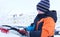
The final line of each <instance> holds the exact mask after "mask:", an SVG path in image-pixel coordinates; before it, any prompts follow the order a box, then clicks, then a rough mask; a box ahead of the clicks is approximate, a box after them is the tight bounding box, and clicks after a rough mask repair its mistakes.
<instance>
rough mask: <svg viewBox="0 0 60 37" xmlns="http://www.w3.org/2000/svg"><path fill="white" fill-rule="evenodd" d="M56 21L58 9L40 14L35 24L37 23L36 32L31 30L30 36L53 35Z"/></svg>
mask: <svg viewBox="0 0 60 37" xmlns="http://www.w3.org/2000/svg"><path fill="white" fill-rule="evenodd" d="M56 21H57V14H56V11H48V12H46V14H38V15H37V16H36V18H35V20H34V24H33V25H35V29H34V31H35V32H34V31H31V33H30V37H53V36H54V29H55V23H56ZM33 25H32V26H33Z"/></svg>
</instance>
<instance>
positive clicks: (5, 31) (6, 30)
mask: <svg viewBox="0 0 60 37" xmlns="http://www.w3.org/2000/svg"><path fill="white" fill-rule="evenodd" d="M0 30H1V32H3V33H8V32H9V30H8V29H4V28H0Z"/></svg>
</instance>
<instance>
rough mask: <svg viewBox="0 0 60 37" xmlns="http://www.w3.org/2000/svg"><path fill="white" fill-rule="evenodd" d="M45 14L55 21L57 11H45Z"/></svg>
mask: <svg viewBox="0 0 60 37" xmlns="http://www.w3.org/2000/svg"><path fill="white" fill-rule="evenodd" d="M46 15H47V16H50V17H52V18H53V19H54V21H55V22H57V13H56V11H55V10H52V11H47V12H46Z"/></svg>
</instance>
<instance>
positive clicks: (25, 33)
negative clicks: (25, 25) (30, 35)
mask: <svg viewBox="0 0 60 37" xmlns="http://www.w3.org/2000/svg"><path fill="white" fill-rule="evenodd" d="M19 32H20V34H22V35H27V31H25V30H19Z"/></svg>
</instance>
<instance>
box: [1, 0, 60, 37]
mask: <svg viewBox="0 0 60 37" xmlns="http://www.w3.org/2000/svg"><path fill="white" fill-rule="evenodd" d="M39 1H40V0H0V25H11V26H29V25H30V24H31V23H32V22H33V20H34V18H35V16H36V15H37V11H36V4H37V3H38V2H39ZM59 3H60V0H50V4H51V7H50V10H56V11H57V16H58V20H57V23H56V27H55V29H57V30H59V29H58V28H57V27H60V23H59V22H60V13H59V12H60V8H59V7H60V5H59ZM14 16H15V17H14ZM8 36H9V37H21V36H18V35H15V34H13V33H12V32H10V33H9V34H4V33H1V32H0V37H8ZM55 37H59V35H55Z"/></svg>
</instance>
